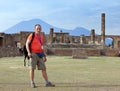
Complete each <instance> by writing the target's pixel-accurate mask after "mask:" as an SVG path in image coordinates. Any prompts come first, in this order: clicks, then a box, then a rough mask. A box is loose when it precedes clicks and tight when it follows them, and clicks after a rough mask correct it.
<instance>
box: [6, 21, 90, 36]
mask: <svg viewBox="0 0 120 91" xmlns="http://www.w3.org/2000/svg"><path fill="white" fill-rule="evenodd" d="M35 24H40V25H41V26H42V30H43V31H44V32H45V34H49V32H50V28H54V31H55V32H60V30H62V31H63V32H68V33H69V34H70V35H73V36H80V35H90V31H89V30H87V29H85V28H83V27H76V28H75V29H73V30H68V29H64V28H57V27H55V26H53V25H50V24H48V23H46V22H44V21H42V20H40V19H32V20H29V21H22V22H19V23H18V24H15V25H13V26H12V27H10V28H8V29H6V30H4V32H5V33H8V34H12V33H18V32H20V31H34V25H35Z"/></svg>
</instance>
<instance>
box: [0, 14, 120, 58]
mask: <svg viewBox="0 0 120 91" xmlns="http://www.w3.org/2000/svg"><path fill="white" fill-rule="evenodd" d="M30 33H31V32H25V31H21V32H20V33H16V34H5V33H0V57H2V56H17V55H20V53H19V48H22V47H23V46H24V45H25V42H26V38H27V36H28V35H29V34H30ZM43 34H44V33H43ZM44 37H45V42H46V46H47V48H48V54H54V55H72V51H73V50H74V49H75V48H77V50H81V49H84V50H86V53H87V55H91V56H92V55H93V56H94V55H108V56H109V55H112V56H116V55H117V53H118V50H119V49H120V36H118V35H116V36H115V35H106V34H105V13H102V14H101V35H96V34H95V30H94V29H91V34H90V35H89V36H85V35H80V36H70V35H69V33H65V32H62V30H60V32H54V29H53V28H50V33H49V34H44ZM105 38H111V39H113V43H112V45H111V46H112V47H111V46H109V47H108V46H106V45H105Z"/></svg>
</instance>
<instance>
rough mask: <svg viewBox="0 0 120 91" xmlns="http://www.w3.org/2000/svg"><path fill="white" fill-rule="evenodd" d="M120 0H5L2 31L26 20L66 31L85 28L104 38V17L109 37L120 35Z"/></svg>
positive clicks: (1, 11) (0, 23)
mask: <svg viewBox="0 0 120 91" xmlns="http://www.w3.org/2000/svg"><path fill="white" fill-rule="evenodd" d="M119 11H120V0H3V1H2V2H0V31H3V30H5V29H8V28H9V27H11V26H13V25H15V24H16V23H19V22H21V21H25V20H31V19H36V18H37V19H41V20H43V21H45V22H47V23H49V24H51V25H53V26H56V27H59V28H65V29H74V28H76V27H84V28H86V29H89V30H91V29H95V30H96V31H95V32H96V33H97V34H101V13H105V14H106V34H110V35H113V34H114V35H120V12H119Z"/></svg>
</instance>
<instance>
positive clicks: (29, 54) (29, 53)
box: [26, 39, 32, 57]
mask: <svg viewBox="0 0 120 91" xmlns="http://www.w3.org/2000/svg"><path fill="white" fill-rule="evenodd" d="M30 42H31V41H30V40H28V39H27V41H26V49H27V52H28V56H29V57H31V56H32V55H31V52H30V47H29V44H30Z"/></svg>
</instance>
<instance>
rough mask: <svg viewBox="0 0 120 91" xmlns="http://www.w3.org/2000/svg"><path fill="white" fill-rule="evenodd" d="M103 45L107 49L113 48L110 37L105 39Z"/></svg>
mask: <svg viewBox="0 0 120 91" xmlns="http://www.w3.org/2000/svg"><path fill="white" fill-rule="evenodd" d="M105 45H106V46H107V47H110V48H113V47H114V39H113V38H111V37H107V38H105Z"/></svg>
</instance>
